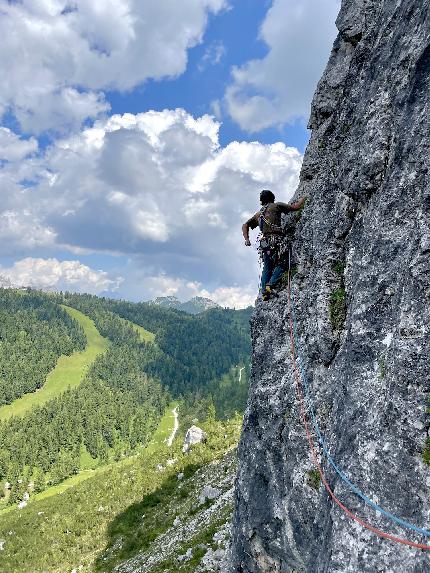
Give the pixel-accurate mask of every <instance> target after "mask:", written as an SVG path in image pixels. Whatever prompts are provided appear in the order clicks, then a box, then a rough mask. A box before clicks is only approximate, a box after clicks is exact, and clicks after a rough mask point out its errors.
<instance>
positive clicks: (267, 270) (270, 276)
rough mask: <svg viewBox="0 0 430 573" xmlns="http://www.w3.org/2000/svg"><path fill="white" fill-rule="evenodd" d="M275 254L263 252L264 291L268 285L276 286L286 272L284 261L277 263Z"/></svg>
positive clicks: (262, 276)
mask: <svg viewBox="0 0 430 573" xmlns="http://www.w3.org/2000/svg"><path fill="white" fill-rule="evenodd" d="M274 258H275V257H274V255H272V254H271V253H267V252H266V253H263V272H262V273H261V292H264V290H265V288H266V286H267V285H269V286H270V287H274V286H276V284H277V282H278V281H279V279H280V278H281V277H282V275H283V274H284V272H285V265H283V264H282V262H280V263H278V264H277V265H275V260H274Z"/></svg>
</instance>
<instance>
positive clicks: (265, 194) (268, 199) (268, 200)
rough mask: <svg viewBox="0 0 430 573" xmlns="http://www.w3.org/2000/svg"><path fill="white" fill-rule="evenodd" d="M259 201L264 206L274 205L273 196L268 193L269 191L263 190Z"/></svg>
mask: <svg viewBox="0 0 430 573" xmlns="http://www.w3.org/2000/svg"><path fill="white" fill-rule="evenodd" d="M260 201H261V202H262V203H263V205H266V203H274V202H275V195H274V194H273V193H272V192H271V191H269V189H263V191H262V192H261V193H260Z"/></svg>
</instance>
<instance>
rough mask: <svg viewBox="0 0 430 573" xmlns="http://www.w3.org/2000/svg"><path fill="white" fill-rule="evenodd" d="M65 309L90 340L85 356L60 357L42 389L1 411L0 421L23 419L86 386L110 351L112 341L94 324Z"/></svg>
mask: <svg viewBox="0 0 430 573" xmlns="http://www.w3.org/2000/svg"><path fill="white" fill-rule="evenodd" d="M61 307H62V308H63V309H64V310H65V311H66V312H67V313H68V314H69V315H70V316H71V317H72V318H73V319H74V320H76V321H77V322H79V324H80V325H81V326H82V328H83V329H84V333H85V336H86V338H87V346H86V348H85V350H83V351H82V352H74V353H73V354H71V355H70V356H60V358H59V359H58V361H57V365H56V366H55V368H54V370H52V372H50V373H49V374H48V376H47V378H46V382H45V384H44V385H43V387H42V388H40V389H39V390H37V391H36V392H32V393H30V394H25V395H24V396H22V397H21V398H18V399H17V400H15V401H14V402H12V404H7V405H5V406H2V407H1V408H0V420H6V419H8V418H10V417H11V416H22V415H23V414H25V413H26V412H28V411H29V410H31V409H32V408H34V407H35V406H41V405H42V404H44V403H45V402H48V401H49V400H52V398H55V397H56V396H58V395H59V394H61V393H63V392H64V391H65V390H67V388H68V387H70V388H76V387H77V386H79V384H80V383H81V382H82V380H83V379H84V377H85V374H86V373H87V371H88V368H89V367H90V366H91V364H92V363H93V362H94V361H95V359H96V358H97V356H99V354H102V353H103V352H105V351H106V350H107V349H108V347H109V341H108V340H107V339H106V338H104V337H103V336H101V335H100V333H99V331H98V330H97V328H96V327H95V325H94V322H93V321H92V320H91V319H90V318H88V316H85V314H82V312H79V310H76V309H74V308H70V307H68V306H65V305H61Z"/></svg>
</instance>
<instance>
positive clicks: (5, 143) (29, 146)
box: [0, 127, 38, 161]
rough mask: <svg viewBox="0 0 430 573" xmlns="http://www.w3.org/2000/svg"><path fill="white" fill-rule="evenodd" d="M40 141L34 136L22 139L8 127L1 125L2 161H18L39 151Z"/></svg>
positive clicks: (0, 144) (0, 148)
mask: <svg viewBox="0 0 430 573" xmlns="http://www.w3.org/2000/svg"><path fill="white" fill-rule="evenodd" d="M37 148H38V143H37V141H36V139H34V137H32V138H30V139H21V138H20V137H19V136H18V135H16V133H13V131H11V130H10V129H8V128H6V127H0V161H1V160H5V161H17V160H19V159H22V158H23V157H26V156H27V155H30V153H34V152H35V151H37Z"/></svg>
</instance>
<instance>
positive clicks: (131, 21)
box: [0, 0, 226, 133]
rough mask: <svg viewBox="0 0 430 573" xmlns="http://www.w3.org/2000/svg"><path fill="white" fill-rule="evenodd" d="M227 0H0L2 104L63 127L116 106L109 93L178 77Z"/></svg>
mask: <svg viewBox="0 0 430 573" xmlns="http://www.w3.org/2000/svg"><path fill="white" fill-rule="evenodd" d="M225 7H226V1H225V0H181V1H180V2H178V1H177V0H158V1H157V2H153V0H92V1H91V2H90V1H88V0H74V1H73V2H70V1H68V0H22V1H20V2H9V1H7V0H0V13H1V18H0V35H1V38H2V49H1V52H0V67H1V69H2V71H3V77H4V78H7V81H2V82H1V83H0V110H2V113H3V112H4V111H6V110H10V111H11V112H12V113H13V114H14V115H15V116H16V117H17V119H18V120H19V121H20V122H21V125H22V127H24V129H25V130H27V131H33V132H35V133H36V132H40V131H43V130H47V129H55V130H56V131H62V130H65V129H67V128H70V127H76V126H77V125H79V124H80V123H81V122H82V121H83V120H84V119H85V118H87V117H95V116H97V115H98V114H100V113H102V112H104V111H106V110H107V109H108V107H109V106H108V104H107V103H106V102H105V100H104V95H103V93H101V91H106V90H129V89H132V88H134V87H136V86H138V85H141V84H142V83H144V82H145V81H146V80H147V79H149V78H154V79H161V78H166V77H176V76H178V75H179V74H181V73H183V72H184V70H185V68H186V65H187V50H188V49H189V48H191V47H193V46H195V45H196V44H198V43H200V42H201V41H202V37H203V34H204V31H205V28H206V24H207V18H208V15H209V14H210V13H217V12H219V11H220V10H221V9H223V8H225Z"/></svg>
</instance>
